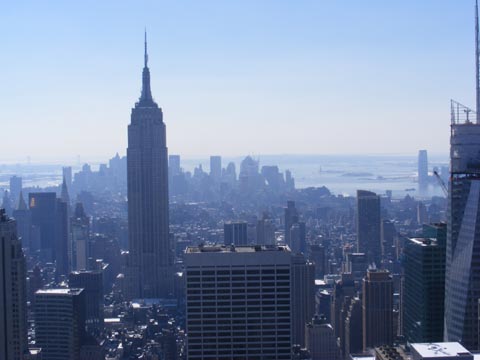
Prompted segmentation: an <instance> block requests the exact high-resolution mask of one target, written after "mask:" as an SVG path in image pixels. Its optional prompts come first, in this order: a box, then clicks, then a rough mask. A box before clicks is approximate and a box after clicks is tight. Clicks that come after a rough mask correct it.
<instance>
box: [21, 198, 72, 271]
mask: <svg viewBox="0 0 480 360" xmlns="http://www.w3.org/2000/svg"><path fill="white" fill-rule="evenodd" d="M28 202H29V205H30V216H31V224H32V226H33V227H35V229H36V231H38V234H39V250H40V259H41V260H43V261H44V262H56V268H57V274H58V275H67V274H68V271H69V268H70V264H69V256H68V253H69V244H68V242H69V234H68V229H69V227H68V221H69V219H68V205H67V204H66V203H65V202H64V201H62V200H61V199H57V198H56V194H55V193H54V192H44V193H30V194H29V201H28Z"/></svg>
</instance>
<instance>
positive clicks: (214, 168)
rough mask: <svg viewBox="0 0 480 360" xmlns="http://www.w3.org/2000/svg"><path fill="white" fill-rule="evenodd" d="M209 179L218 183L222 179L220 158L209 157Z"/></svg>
mask: <svg viewBox="0 0 480 360" xmlns="http://www.w3.org/2000/svg"><path fill="white" fill-rule="evenodd" d="M210 177H211V178H212V179H213V180H215V181H218V180H220V178H221V177H222V157H221V156H210Z"/></svg>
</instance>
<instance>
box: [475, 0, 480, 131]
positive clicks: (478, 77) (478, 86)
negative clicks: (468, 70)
mask: <svg viewBox="0 0 480 360" xmlns="http://www.w3.org/2000/svg"><path fill="white" fill-rule="evenodd" d="M478 32H479V28H478V0H475V70H476V71H475V95H476V109H475V110H476V113H477V124H480V64H479V61H480V59H479V57H480V50H479V48H478V46H479V44H478V40H479V39H478Z"/></svg>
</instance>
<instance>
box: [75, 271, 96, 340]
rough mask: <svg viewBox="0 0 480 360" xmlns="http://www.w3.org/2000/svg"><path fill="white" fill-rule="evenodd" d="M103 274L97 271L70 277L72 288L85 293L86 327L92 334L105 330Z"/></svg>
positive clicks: (78, 272) (81, 272) (83, 272)
mask: <svg viewBox="0 0 480 360" xmlns="http://www.w3.org/2000/svg"><path fill="white" fill-rule="evenodd" d="M103 281H104V280H103V273H102V271H101V270H95V271H74V272H71V273H70V274H69V276H68V286H69V287H70V288H76V289H83V290H84V292H85V326H86V327H87V329H88V330H89V332H91V333H95V334H98V333H99V332H100V331H101V330H102V329H103V319H104V315H103Z"/></svg>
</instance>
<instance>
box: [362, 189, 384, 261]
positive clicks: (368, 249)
mask: <svg viewBox="0 0 480 360" xmlns="http://www.w3.org/2000/svg"><path fill="white" fill-rule="evenodd" d="M357 252H359V253H365V254H366V255H367V261H368V263H369V264H376V265H380V263H381V254H382V244H381V217H380V196H378V195H377V194H375V193H373V192H371V191H365V190H357Z"/></svg>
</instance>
